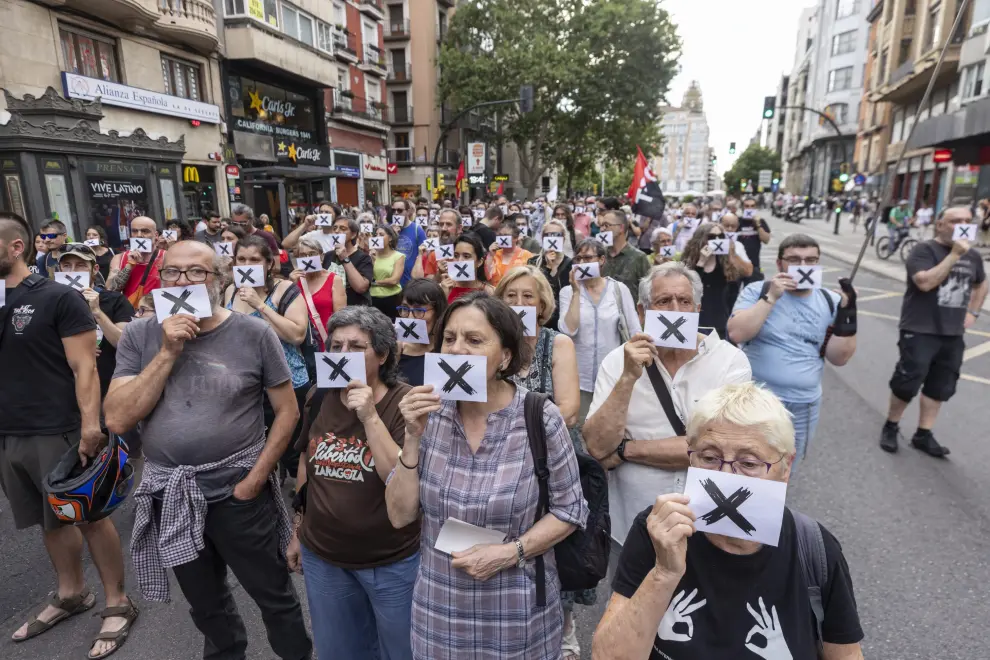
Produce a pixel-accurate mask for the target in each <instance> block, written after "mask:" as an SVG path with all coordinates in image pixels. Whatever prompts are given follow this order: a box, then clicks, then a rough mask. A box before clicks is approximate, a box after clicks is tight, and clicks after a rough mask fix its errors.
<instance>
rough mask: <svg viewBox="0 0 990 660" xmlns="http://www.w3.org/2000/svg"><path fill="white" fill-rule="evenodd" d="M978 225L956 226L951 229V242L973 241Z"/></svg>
mask: <svg viewBox="0 0 990 660" xmlns="http://www.w3.org/2000/svg"><path fill="white" fill-rule="evenodd" d="M979 228H980V227H979V225H956V226H955V227H953V228H952V240H954V241H959V240H962V241H971V242H972V241H975V240H976V232H977V230H978V229H979Z"/></svg>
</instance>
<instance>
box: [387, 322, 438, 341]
mask: <svg viewBox="0 0 990 660" xmlns="http://www.w3.org/2000/svg"><path fill="white" fill-rule="evenodd" d="M395 338H396V339H398V340H399V341H404V342H406V343H408V344H429V343H430V333H429V332H427V331H426V321H424V320H423V319H404V318H397V319H395Z"/></svg>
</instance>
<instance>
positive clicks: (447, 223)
mask: <svg viewBox="0 0 990 660" xmlns="http://www.w3.org/2000/svg"><path fill="white" fill-rule="evenodd" d="M437 229H439V230H440V244H441V245H453V244H454V243H455V242H456V241H457V237H458V236H460V235H461V230H462V226H461V214H460V213H458V212H457V211H455V210H454V209H444V210H443V211H440V217H439V218H438V219H437ZM423 261H424V260H423V259H417V260H416V264H415V265H414V266H413V269H412V277H413V279H417V278H420V277H432V278H435V279H436V281H437V282H439V281H440V267H439V265H438V264H437V255H436V252H433V251H432V250H431V251H430V252H429V253H428V254H427V255H426V259H425V261H426V263H425V264H424V263H423Z"/></svg>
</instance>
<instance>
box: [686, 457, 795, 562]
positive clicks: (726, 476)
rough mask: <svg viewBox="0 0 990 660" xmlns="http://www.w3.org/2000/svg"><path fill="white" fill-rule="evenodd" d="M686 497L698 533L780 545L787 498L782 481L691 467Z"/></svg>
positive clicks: (784, 484) (785, 485)
mask: <svg viewBox="0 0 990 660" xmlns="http://www.w3.org/2000/svg"><path fill="white" fill-rule="evenodd" d="M684 494H685V495H687V496H688V497H689V498H690V501H689V502H688V507H689V508H690V509H691V512H692V513H694V515H695V518H696V519H695V521H694V529H695V531H697V532H709V533H712V534H721V535H723V536H731V537H732V538H735V539H744V540H746V541H756V542H758V543H763V544H764V545H772V546H774V547H776V546H777V544H778V543H779V541H780V526H781V523H782V522H783V520H784V502H785V501H786V498H787V484H786V483H784V482H783V481H772V480H770V479H756V478H754V477H747V476H745V475H742V474H735V473H733V472H729V471H728V470H722V471H721V472H719V471H716V470H703V469H701V468H696V467H689V468H688V471H687V481H686V482H685V484H684Z"/></svg>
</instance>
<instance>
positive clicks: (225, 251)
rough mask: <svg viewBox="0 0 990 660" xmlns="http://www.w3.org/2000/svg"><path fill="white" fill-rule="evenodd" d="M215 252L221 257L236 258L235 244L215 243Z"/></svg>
mask: <svg viewBox="0 0 990 660" xmlns="http://www.w3.org/2000/svg"><path fill="white" fill-rule="evenodd" d="M213 250H214V251H215V252H216V253H217V254H218V255H219V256H221V257H233V256H234V244H233V243H226V242H224V243H214V244H213Z"/></svg>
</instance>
